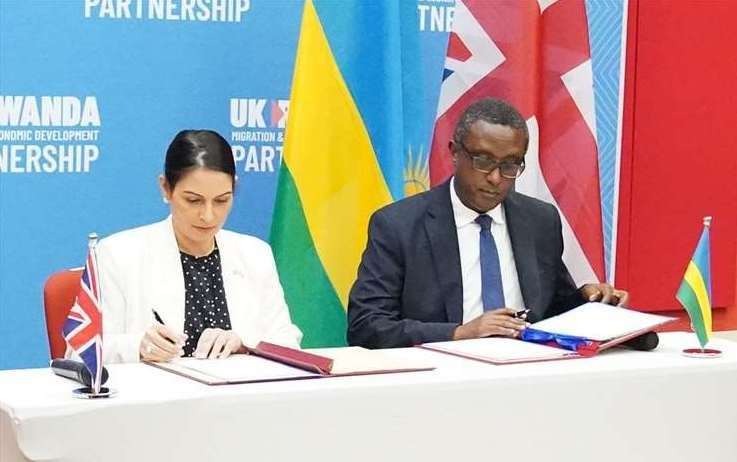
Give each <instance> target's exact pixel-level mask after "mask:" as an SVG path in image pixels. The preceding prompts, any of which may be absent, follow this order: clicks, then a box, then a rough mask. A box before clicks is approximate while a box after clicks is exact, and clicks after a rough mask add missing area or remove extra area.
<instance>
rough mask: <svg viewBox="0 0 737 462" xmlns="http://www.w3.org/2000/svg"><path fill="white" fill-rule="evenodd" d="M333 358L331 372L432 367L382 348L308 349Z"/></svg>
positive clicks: (354, 372) (309, 351)
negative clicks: (401, 357)
mask: <svg viewBox="0 0 737 462" xmlns="http://www.w3.org/2000/svg"><path fill="white" fill-rule="evenodd" d="M306 351H307V352H308V353H313V354H316V355H320V356H325V357H327V358H331V359H332V360H333V367H332V369H331V371H330V372H331V374H360V373H368V372H385V371H387V372H388V371H397V370H405V369H431V368H433V366H432V365H430V364H420V363H418V362H417V361H408V360H404V359H400V358H396V357H392V356H389V355H386V354H384V353H383V352H381V351H380V350H368V349H366V348H361V347H344V348H317V349H313V350H306Z"/></svg>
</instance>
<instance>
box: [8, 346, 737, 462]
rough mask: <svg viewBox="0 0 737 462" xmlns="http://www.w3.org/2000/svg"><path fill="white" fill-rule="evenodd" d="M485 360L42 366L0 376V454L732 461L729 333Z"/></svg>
mask: <svg viewBox="0 0 737 462" xmlns="http://www.w3.org/2000/svg"><path fill="white" fill-rule="evenodd" d="M694 342H695V340H694V337H693V336H692V335H687V334H682V333H672V334H664V335H662V336H661V346H660V347H659V348H658V350H657V351H655V352H650V353H642V352H634V351H625V350H617V351H608V352H605V353H604V354H602V355H600V356H597V357H594V358H589V359H576V360H568V361H555V362H548V363H531V364H518V365H505V366H494V365H490V364H484V363H480V362H475V361H470V360H465V359H462V358H456V357H453V356H449V355H443V354H440V353H435V352H430V351H423V350H420V349H412V348H410V349H400V350H392V351H391V354H393V355H401V356H405V357H410V356H411V357H417V358H418V359H421V360H422V361H423V362H427V361H429V362H431V363H434V364H435V365H436V366H437V367H438V368H437V369H436V370H435V371H430V372H415V373H402V374H389V375H377V376H364V377H343V378H329V379H318V380H304V381H292V382H279V383H263V384H245V385H226V386H212V387H209V386H206V385H202V384H200V383H197V382H194V381H191V380H188V379H185V378H182V377H179V376H176V375H173V374H170V373H167V372H164V371H161V370H158V369H156V368H153V367H150V366H146V365H143V364H124V365H113V366H110V367H109V370H110V374H111V381H110V386H112V387H114V388H116V389H117V390H118V395H117V397H115V398H111V399H107V400H80V399H76V398H73V397H72V394H71V391H72V389H73V388H75V387H76V386H75V384H74V383H73V382H70V381H68V380H65V379H62V378H59V377H56V376H54V375H53V374H52V372H51V371H50V370H48V369H28V370H13V371H1V372H0V461H2V462H13V461H16V460H27V459H30V460H45V461H46V460H54V461H56V460H59V461H61V460H63V461H95V462H99V461H104V462H108V461H110V462H115V461H144V460H157V461H169V460H172V461H177V462H185V461H190V460H191V461H210V460H212V461H225V460H234V461H235V460H238V461H247V460H248V461H292V460H319V461H321V462H322V461H332V460H344V461H372V462H374V461H383V460H387V461H392V460H404V461H423V462H424V461H435V460H437V461H454V460H464V459H465V460H475V459H479V460H523V461H525V460H531V461H532V460H534V461H589V460H591V461H597V462H606V461H617V462H621V461H647V462H653V461H666V462H671V461H693V460H696V461H704V462H706V461H709V462H719V461H725V462H727V461H728V462H735V461H737V344H735V343H731V342H728V341H716V340H715V341H714V342H713V343H714V345H715V346H717V347H719V348H722V349H723V350H724V356H723V357H722V358H717V359H693V358H687V357H684V356H682V355H681V354H680V350H681V349H682V348H683V347H684V346H693V343H694Z"/></svg>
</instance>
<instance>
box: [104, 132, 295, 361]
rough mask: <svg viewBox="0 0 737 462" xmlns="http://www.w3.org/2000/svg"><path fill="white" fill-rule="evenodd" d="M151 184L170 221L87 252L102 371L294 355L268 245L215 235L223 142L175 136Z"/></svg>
mask: <svg viewBox="0 0 737 462" xmlns="http://www.w3.org/2000/svg"><path fill="white" fill-rule="evenodd" d="M159 183H160V186H161V193H162V195H163V198H164V202H166V203H168V204H169V206H170V208H171V216H170V217H168V218H167V219H166V220H164V221H162V222H159V223H154V224H152V225H147V226H143V227H140V228H135V229H131V230H127V231H123V232H120V233H117V234H114V235H112V236H110V237H108V238H106V239H103V240H102V241H100V243H99V245H98V246H97V258H98V267H99V272H100V284H101V291H102V310H103V336H104V342H103V349H104V360H105V362H107V363H111V362H132V361H138V360H148V361H169V360H171V359H173V358H176V357H179V356H194V357H199V358H225V357H227V356H229V355H230V354H232V353H235V352H237V351H239V350H241V349H242V347H243V346H244V345H249V346H253V345H255V344H257V343H258V342H259V341H261V340H267V341H271V342H274V343H278V344H282V345H286V346H292V347H298V346H299V342H300V339H301V337H302V333H301V332H300V331H299V329H298V328H297V327H296V326H295V325H294V324H292V322H291V320H290V318H289V312H288V310H287V305H286V303H285V301H284V294H283V292H282V288H281V285H280V283H279V277H278V275H277V272H276V266H275V264H274V258H273V256H272V254H271V249H270V248H269V246H268V244H266V243H265V242H263V241H261V240H259V239H257V238H255V237H251V236H246V235H243V234H237V233H234V232H231V231H226V230H223V229H221V228H222V226H223V223H225V220H226V219H227V217H228V213H229V212H230V209H231V207H232V205H233V188H234V185H235V162H234V160H233V153H232V150H231V148H230V145H229V144H228V142H227V141H226V140H225V139H224V138H223V137H222V136H220V135H219V134H217V133H215V132H213V131H209V130H185V131H182V132H179V133H178V134H177V136H176V137H175V138H174V140H173V141H172V142H171V144H170V145H169V148H168V150H167V152H166V162H165V166H164V174H163V175H161V176H160V177H159Z"/></svg>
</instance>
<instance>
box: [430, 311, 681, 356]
mask: <svg viewBox="0 0 737 462" xmlns="http://www.w3.org/2000/svg"><path fill="white" fill-rule="evenodd" d="M675 320H676V318H672V317H669V316H661V315H656V314H650V313H642V312H639V311H634V310H630V309H627V308H622V307H617V306H612V305H606V304H603V303H586V304H584V305H581V306H579V307H577V308H574V309H572V310H570V311H567V312H565V313H563V314H560V315H558V316H554V317H552V318H548V319H545V320H543V321H540V322H537V323H535V324H532V325H531V326H530V327H529V329H528V332H529V333H532V332H534V333H535V335H525V334H524V333H523V335H522V338H524V339H527V341H526V340H521V339H512V338H504V337H489V338H481V339H471V340H458V341H451V342H435V343H425V344H423V345H420V346H421V347H422V348H426V349H430V350H435V351H439V352H442V353H448V354H452V355H456V356H462V357H465V358H469V359H475V360H479V361H485V362H489V363H493V364H513V363H521V362H532V361H550V360H556V359H573V358H581V357H585V356H592V355H594V354H596V353H598V352H600V351H602V350H605V349H607V348H610V347H612V346H615V345H618V344H620V343H622V342H625V341H627V340H629V339H631V338H634V337H637V336H639V335H642V334H645V333H647V332H650V331H652V330H653V329H655V328H657V327H660V326H662V325H664V324H667V323H669V322H672V321H675ZM532 339H537V340H535V341H533V340H532Z"/></svg>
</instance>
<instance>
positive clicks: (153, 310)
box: [151, 308, 177, 345]
mask: <svg viewBox="0 0 737 462" xmlns="http://www.w3.org/2000/svg"><path fill="white" fill-rule="evenodd" d="M151 312H152V313H153V314H154V319H156V322H158V323H159V324H161V325H162V326H165V325H166V323H165V322H164V320H163V319H161V316H159V313H158V312H157V311H156V310H155V309H153V308H151ZM164 338H165V339H167V340H168V341H169V342H171V343H173V344H175V345H176V343H177V342H176V341H175V340H174V339H171V338H169V337H166V336H165V337H164Z"/></svg>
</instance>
